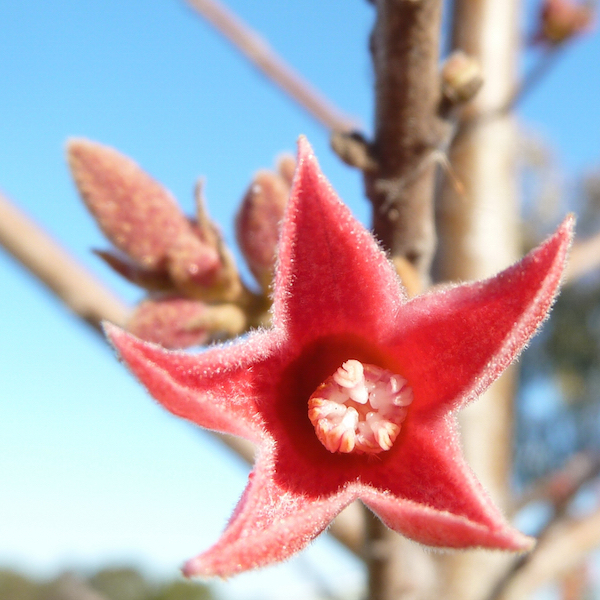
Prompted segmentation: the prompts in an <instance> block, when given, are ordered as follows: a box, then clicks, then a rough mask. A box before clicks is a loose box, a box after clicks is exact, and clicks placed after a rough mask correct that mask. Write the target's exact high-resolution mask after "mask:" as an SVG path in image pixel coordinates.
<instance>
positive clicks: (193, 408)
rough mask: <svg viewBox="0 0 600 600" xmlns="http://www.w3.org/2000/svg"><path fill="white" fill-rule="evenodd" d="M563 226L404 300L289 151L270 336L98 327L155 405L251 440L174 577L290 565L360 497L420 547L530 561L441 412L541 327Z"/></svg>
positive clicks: (372, 251) (305, 148)
mask: <svg viewBox="0 0 600 600" xmlns="http://www.w3.org/2000/svg"><path fill="white" fill-rule="evenodd" d="M571 230H572V219H570V218H569V219H567V220H566V221H565V223H564V224H563V225H562V226H561V227H560V228H559V230H558V231H557V233H556V234H554V236H553V237H551V238H550V239H549V240H548V241H546V242H545V243H544V244H543V245H541V246H540V247H538V248H537V249H536V250H534V251H533V252H532V253H530V254H529V255H527V256H526V257H525V258H524V259H523V260H522V261H521V262H519V263H518V264H516V265H514V266H513V267H511V268H509V269H507V270H506V271H504V272H502V273H500V274H499V275H497V276H496V277H494V278H492V279H489V280H487V281H483V282H477V283H472V284H468V285H461V286H457V287H452V288H449V289H446V290H444V291H435V292H432V293H429V294H425V295H422V296H419V297H417V298H414V299H412V300H407V298H406V295H405V293H404V291H403V289H402V286H401V284H400V283H399V281H398V278H397V276H396V274H395V272H394V270H393V268H392V267H391V265H390V263H389V262H388V260H387V259H386V257H385V255H384V253H383V252H382V251H381V250H380V249H379V248H378V246H377V244H376V243H375V241H374V239H373V237H372V236H371V235H370V234H369V233H368V232H367V231H366V230H365V229H364V228H363V227H362V226H361V225H360V224H359V223H358V222H357V221H356V220H355V219H354V218H353V217H352V215H351V214H350V212H349V210H348V209H347V208H346V206H344V204H342V203H341V202H340V200H339V199H338V198H337V196H336V194H335V192H334V191H333V190H332V188H331V187H330V185H329V183H328V182H327V180H326V179H325V177H324V176H323V174H322V173H321V172H320V170H319V167H318V164H317V161H316V159H315V156H314V154H313V153H312V150H311V148H310V146H309V145H308V142H306V140H304V139H301V140H300V143H299V159H298V167H297V172H296V175H295V179H294V183H293V186H292V191H291V197H290V201H289V206H288V208H287V213H286V217H285V219H284V221H283V224H282V233H281V241H280V246H279V264H278V266H277V271H276V278H275V291H274V303H273V325H272V328H271V329H269V330H267V331H258V332H255V333H253V334H252V335H250V336H249V337H248V338H247V339H245V340H243V341H240V342H238V343H235V344H233V345H229V346H222V347H214V348H211V349H209V350H207V351H206V352H204V353H202V354H198V355H190V354H185V353H180V352H169V351H165V350H163V349H161V348H160V347H158V346H155V345H152V344H149V343H146V342H142V341H140V340H138V339H137V338H135V337H133V336H132V335H130V334H127V333H125V332H124V331H121V330H119V329H117V328H115V327H113V326H108V327H107V332H108V335H109V337H110V339H111V340H112V342H113V344H114V345H115V347H116V348H117V349H118V351H119V353H120V355H121V357H122V358H123V360H124V361H125V363H126V364H127V365H128V366H129V368H130V369H131V370H132V371H133V372H134V373H135V375H136V376H137V377H138V378H139V379H140V380H141V381H142V382H143V383H144V385H146V387H147V388H148V390H149V391H150V392H151V393H152V395H153V396H154V397H155V398H156V399H157V400H158V401H159V402H160V403H161V404H162V405H163V406H164V407H165V408H167V409H168V410H169V411H171V412H172V413H174V414H176V415H178V416H180V417H183V418H185V419H188V420H190V421H193V422H194V423H197V424H199V425H201V426H202V427H206V428H207V429H213V430H217V431H221V432H225V433H230V434H234V435H239V436H242V437H244V438H246V439H248V440H251V441H252V442H254V443H256V444H257V446H258V456H257V459H256V464H255V466H254V470H253V471H252V473H251V474H250V478H249V482H248V486H247V488H246V490H245V492H244V494H243V496H242V498H241V500H240V501H239V504H238V506H237V508H236V510H235V512H234V514H233V516H232V517H231V520H230V521H229V524H228V525H227V528H226V529H225V532H224V533H223V535H222V536H221V539H220V540H219V541H218V542H217V543H216V544H215V545H214V546H213V547H212V548H210V549H209V550H207V551H206V552H204V553H203V554H200V555H199V556H198V557H196V558H194V559H192V560H190V561H189V562H188V563H187V564H186V565H185V567H184V572H185V574H186V575H203V576H213V575H220V576H228V575H232V574H234V573H237V572H240V571H244V570H247V569H251V568H254V567H260V566H264V565H267V564H269V563H273V562H276V561H280V560H283V559H285V558H288V557H289V556H291V555H292V554H294V553H295V552H297V551H299V550H301V549H302V548H304V547H305V546H306V545H307V544H308V543H309V542H310V541H311V540H312V539H314V538H315V537H316V536H317V535H318V534H319V533H321V532H322V531H323V530H324V529H325V528H326V527H327V526H328V525H329V523H330V522H331V520H332V519H333V518H334V517H335V516H336V515H337V514H338V513H339V512H340V511H341V510H342V509H343V508H344V507H345V506H347V505H348V504H349V503H350V502H352V501H353V500H355V499H357V498H360V499H361V500H362V501H363V502H364V503H365V504H366V505H367V506H368V507H369V508H371V509H372V510H373V511H374V512H375V513H376V514H377V515H378V516H379V517H380V518H381V519H382V521H383V522H384V523H385V524H386V525H388V526H389V527H391V528H392V529H394V530H396V531H398V532H399V533H402V534H403V535H405V536H408V537H410V538H412V539H414V540H417V541H419V542H421V543H423V544H427V545H432V546H441V547H450V548H464V547H471V546H480V547H486V548H501V549H507V550H524V549H528V548H529V547H530V546H531V539H530V538H527V537H526V536H524V535H522V534H521V533H519V532H518V531H515V530H514V529H513V528H512V527H511V526H510V525H509V524H508V523H507V522H506V521H505V520H504V519H503V517H502V515H501V514H500V513H499V511H498V510H497V509H496V507H495V506H494V505H493V504H492V502H491V500H490V499H489V497H488V496H487V494H486V493H485V492H484V490H483V489H482V488H481V485H480V484H479V483H478V481H477V480H476V479H475V477H474V475H473V473H472V472H471V471H470V469H469V467H468V466H467V465H466V463H465V461H464V459H463V458H462V455H461V451H460V447H459V441H458V436H457V432H456V423H455V417H454V413H455V412H456V411H457V410H458V409H460V408H461V407H463V406H464V405H465V404H467V403H468V402H470V401H471V400H473V399H475V398H476V397H477V396H478V395H479V394H481V393H482V392H483V391H484V390H485V389H486V388H487V387H488V386H489V385H490V384H491V383H492V381H494V380H495V379H496V378H497V377H498V376H499V375H500V373H501V372H502V371H503V370H504V369H505V367H506V366H507V365H508V364H509V363H510V362H511V361H512V360H513V359H514V358H515V356H516V355H517V353H518V352H519V351H520V350H521V349H522V348H523V346H524V345H525V344H526V342H527V341H528V340H529V339H530V337H531V336H532V335H533V333H534V332H535V330H536V329H537V327H538V325H539V324H540V322H541V321H542V320H543V319H544V318H545V317H546V315H547V313H548V310H549V308H550V306H551V304H552V301H553V299H554V296H555V294H556V291H557V288H558V285H559V282H560V278H561V273H562V270H563V266H564V262H565V256H566V253H567V249H568V246H569V243H570V239H571Z"/></svg>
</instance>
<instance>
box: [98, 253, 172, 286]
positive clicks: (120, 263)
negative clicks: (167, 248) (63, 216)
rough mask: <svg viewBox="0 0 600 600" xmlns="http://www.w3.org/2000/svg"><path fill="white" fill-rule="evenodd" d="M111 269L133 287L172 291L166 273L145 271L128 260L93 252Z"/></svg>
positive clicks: (115, 255)
mask: <svg viewBox="0 0 600 600" xmlns="http://www.w3.org/2000/svg"><path fill="white" fill-rule="evenodd" d="M94 254H96V256H98V257H99V258H101V259H102V260H103V261H104V262H105V263H106V264H107V265H108V266H109V267H110V268H111V269H113V270H114V271H116V272H117V273H118V274H119V275H121V277H124V278H125V279H127V281H130V282H131V283H134V284H135V285H139V286H140V287H143V288H144V289H146V290H150V291H165V292H166V291H173V282H172V281H171V278H170V277H169V274H168V273H167V272H166V271H147V270H146V269H142V268H140V267H138V266H137V265H136V264H135V263H133V262H132V261H130V260H129V259H128V258H125V257H123V256H119V254H117V253H116V252H110V251H108V250H94Z"/></svg>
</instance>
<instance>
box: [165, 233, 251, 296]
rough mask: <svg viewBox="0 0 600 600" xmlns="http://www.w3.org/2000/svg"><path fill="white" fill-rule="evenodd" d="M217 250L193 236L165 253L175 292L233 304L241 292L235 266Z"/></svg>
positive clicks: (181, 237) (176, 242)
mask: <svg viewBox="0 0 600 600" xmlns="http://www.w3.org/2000/svg"><path fill="white" fill-rule="evenodd" d="M221 258H222V257H221V255H220V254H219V252H218V250H217V249H215V248H213V247H211V246H209V245H208V244H206V243H205V242H203V241H201V240H200V239H199V238H198V237H197V236H196V235H194V234H193V233H190V234H184V235H180V236H179V237H178V238H177V240H175V243H174V244H173V246H172V247H171V248H170V249H169V252H168V271H169V275H170V276H171V279H172V281H173V283H174V284H175V286H176V287H177V289H179V290H180V291H181V293H182V294H183V295H185V296H187V297H188V298H195V299H201V300H233V299H235V298H236V297H237V295H239V293H240V291H241V282H240V280H239V276H238V274H237V271H236V270H235V268H234V266H233V265H231V264H229V263H227V264H226V263H224V262H223V261H222V260H221Z"/></svg>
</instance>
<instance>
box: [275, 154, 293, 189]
mask: <svg viewBox="0 0 600 600" xmlns="http://www.w3.org/2000/svg"><path fill="white" fill-rule="evenodd" d="M277 172H278V173H279V174H280V175H281V176H282V177H283V178H284V179H285V181H286V182H287V184H288V186H290V187H291V186H292V181H293V180H294V173H295V172H296V159H295V158H294V157H293V156H292V155H291V154H282V155H281V156H280V157H279V158H278V159H277Z"/></svg>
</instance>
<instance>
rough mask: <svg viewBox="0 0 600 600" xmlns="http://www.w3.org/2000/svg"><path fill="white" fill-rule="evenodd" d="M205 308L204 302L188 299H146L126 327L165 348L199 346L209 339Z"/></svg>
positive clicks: (138, 335)
mask: <svg viewBox="0 0 600 600" xmlns="http://www.w3.org/2000/svg"><path fill="white" fill-rule="evenodd" d="M206 308H207V307H206V305H205V304H203V303H202V302H198V301H197V300H188V299H186V298H178V297H168V298H161V299H158V300H154V299H149V300H144V301H143V302H141V303H140V304H139V305H138V306H137V307H136V309H135V310H134V312H133V314H132V315H131V318H130V319H129V322H128V323H127V327H126V328H127V330H128V331H130V332H131V333H133V334H134V335H136V336H137V337H139V338H141V339H142V340H146V341H147V342H153V343H155V344H160V345H161V346H164V347H165V348H170V349H177V348H189V347H190V346H198V345H201V344H205V343H206V342H207V341H208V339H209V332H208V331H207V329H206V327H205V326H204V324H203V321H202V317H203V316H204V314H205V313H206Z"/></svg>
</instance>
